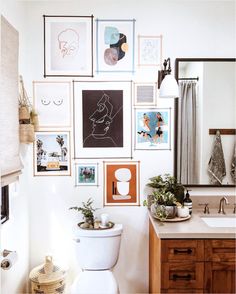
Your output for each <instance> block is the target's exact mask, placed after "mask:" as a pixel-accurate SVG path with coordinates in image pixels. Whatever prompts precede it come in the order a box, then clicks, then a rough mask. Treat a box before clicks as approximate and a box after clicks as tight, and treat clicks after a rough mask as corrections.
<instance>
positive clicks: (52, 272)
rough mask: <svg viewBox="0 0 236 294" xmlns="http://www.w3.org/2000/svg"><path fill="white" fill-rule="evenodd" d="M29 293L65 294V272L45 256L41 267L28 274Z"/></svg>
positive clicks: (49, 257) (50, 258)
mask: <svg viewBox="0 0 236 294" xmlns="http://www.w3.org/2000/svg"><path fill="white" fill-rule="evenodd" d="M29 277H30V281H31V291H32V293H35V294H63V293H65V278H66V271H65V270H62V269H60V268H59V267H58V266H56V265H54V264H53V262H52V257H51V256H46V258H45V263H44V264H43V265H40V266H37V267H35V268H34V269H33V270H32V271H31V272H30V276H29Z"/></svg>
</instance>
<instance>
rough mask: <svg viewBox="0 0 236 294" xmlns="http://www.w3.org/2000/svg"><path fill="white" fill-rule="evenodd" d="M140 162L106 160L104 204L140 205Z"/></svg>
mask: <svg viewBox="0 0 236 294" xmlns="http://www.w3.org/2000/svg"><path fill="white" fill-rule="evenodd" d="M139 177H140V175H139V162H138V161H124V162H118V161H116V162H106V161H105V162H104V206H117V205H120V206H124V205H127V206H131V205H140V200H139Z"/></svg>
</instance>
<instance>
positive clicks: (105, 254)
mask: <svg viewBox="0 0 236 294" xmlns="http://www.w3.org/2000/svg"><path fill="white" fill-rule="evenodd" d="M122 230H123V227H122V225H121V224H116V225H114V227H113V228H111V229H106V230H84V229H81V228H79V227H77V228H76V231H75V239H74V240H75V242H76V244H75V250H76V257H77V262H78V265H79V266H80V268H81V269H82V272H81V273H79V274H78V277H77V278H76V279H75V281H74V283H73V285H72V287H71V294H117V293H119V289H118V285H117V282H116V280H115V278H114V276H113V273H112V272H111V269H112V268H113V267H114V266H115V265H116V263H117V260H118V256H119V250H120V240H121V234H122Z"/></svg>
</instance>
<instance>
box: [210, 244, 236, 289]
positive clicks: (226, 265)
mask: <svg viewBox="0 0 236 294" xmlns="http://www.w3.org/2000/svg"><path fill="white" fill-rule="evenodd" d="M235 245H236V244H235V240H205V260H206V261H205V281H204V283H205V289H206V293H236V285H235V278H236V277H235V256H236V255H235V251H236V249H235Z"/></svg>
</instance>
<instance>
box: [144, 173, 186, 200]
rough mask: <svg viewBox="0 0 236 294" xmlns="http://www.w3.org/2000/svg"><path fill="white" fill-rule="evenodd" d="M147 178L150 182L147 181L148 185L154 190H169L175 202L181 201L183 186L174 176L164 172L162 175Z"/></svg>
mask: <svg viewBox="0 0 236 294" xmlns="http://www.w3.org/2000/svg"><path fill="white" fill-rule="evenodd" d="M149 180H150V182H149V183H147V186H148V187H151V188H153V189H154V191H161V192H162V193H163V192H165V193H166V192H171V193H172V194H173V195H174V196H175V198H176V201H177V202H179V203H183V199H184V190H185V187H184V186H183V185H182V184H181V183H178V182H177V179H176V178H175V177H173V176H171V175H170V174H164V176H162V175H159V176H156V177H152V178H150V179H149Z"/></svg>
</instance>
